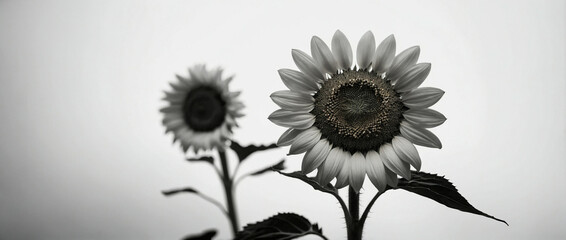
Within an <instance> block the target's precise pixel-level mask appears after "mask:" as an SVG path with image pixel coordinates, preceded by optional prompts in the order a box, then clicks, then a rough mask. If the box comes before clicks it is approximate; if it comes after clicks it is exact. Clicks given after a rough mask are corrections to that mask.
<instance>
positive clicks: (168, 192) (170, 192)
mask: <svg viewBox="0 0 566 240" xmlns="http://www.w3.org/2000/svg"><path fill="white" fill-rule="evenodd" d="M162 193H163V195H165V196H171V195H175V194H179V193H196V194H198V193H199V192H198V191H197V190H195V189H194V188H190V187H187V188H179V189H173V190H166V191H162Z"/></svg>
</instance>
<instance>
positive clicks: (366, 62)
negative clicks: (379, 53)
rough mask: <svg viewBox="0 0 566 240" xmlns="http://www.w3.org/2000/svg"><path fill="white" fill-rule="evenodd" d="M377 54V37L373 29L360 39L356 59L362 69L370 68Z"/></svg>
mask: <svg viewBox="0 0 566 240" xmlns="http://www.w3.org/2000/svg"><path fill="white" fill-rule="evenodd" d="M374 54H375V37H374V36H373V33H372V32H371V31H367V32H366V33H365V34H364V35H363V36H362V38H361V39H360V41H359V42H358V48H357V50H356V60H357V62H358V67H360V69H368V68H369V67H370V66H371V61H372V60H373V57H374Z"/></svg>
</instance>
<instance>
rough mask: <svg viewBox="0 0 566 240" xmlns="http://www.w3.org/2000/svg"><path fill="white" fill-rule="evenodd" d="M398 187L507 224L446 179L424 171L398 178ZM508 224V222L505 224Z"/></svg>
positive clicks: (450, 206) (448, 205) (413, 172)
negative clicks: (474, 205)
mask: <svg viewBox="0 0 566 240" xmlns="http://www.w3.org/2000/svg"><path fill="white" fill-rule="evenodd" d="M397 186H398V188H401V189H404V190H407V191H409V192H413V193H416V194H418V195H421V196H423V197H427V198H430V199H432V200H434V201H436V202H438V203H441V204H443V205H444V206H447V207H449V208H454V209H458V210H460V211H463V212H468V213H473V214H477V215H481V216H484V217H488V218H491V219H494V220H497V221H500V222H503V223H505V224H507V222H505V221H503V220H501V219H498V218H495V217H494V216H491V215H488V214H486V213H484V212H482V211H480V210H478V209H476V208H475V207H473V206H472V205H471V204H470V203H468V201H467V200H466V199H465V198H464V197H463V196H462V195H460V193H458V189H456V187H454V185H453V184H452V183H451V182H450V181H448V179H446V178H444V177H441V176H438V175H436V174H430V173H425V172H415V171H412V172H411V180H407V179H404V178H401V179H399V184H398V185H397ZM507 226H509V224H507Z"/></svg>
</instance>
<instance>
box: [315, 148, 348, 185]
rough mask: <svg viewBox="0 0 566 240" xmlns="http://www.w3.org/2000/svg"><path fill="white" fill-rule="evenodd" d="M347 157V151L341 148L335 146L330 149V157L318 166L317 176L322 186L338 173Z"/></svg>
mask: <svg viewBox="0 0 566 240" xmlns="http://www.w3.org/2000/svg"><path fill="white" fill-rule="evenodd" d="M345 157H347V155H346V152H344V151H343V150H342V149H341V148H337V147H335V148H333V149H332V150H330V153H328V157H326V160H325V161H324V162H323V163H322V164H321V165H320V167H319V168H318V173H317V178H318V180H319V183H320V184H321V185H322V186H325V185H326V184H328V183H329V182H330V181H332V179H333V178H335V177H336V176H337V175H338V173H339V172H340V170H341V169H342V166H343V165H344V162H345V160H346V159H345Z"/></svg>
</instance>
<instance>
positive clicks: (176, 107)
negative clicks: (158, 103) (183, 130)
mask: <svg viewBox="0 0 566 240" xmlns="http://www.w3.org/2000/svg"><path fill="white" fill-rule="evenodd" d="M159 111H160V112H162V113H175V112H182V111H183V110H182V106H181V105H180V104H173V105H169V106H167V107H163V108H161V109H159Z"/></svg>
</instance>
